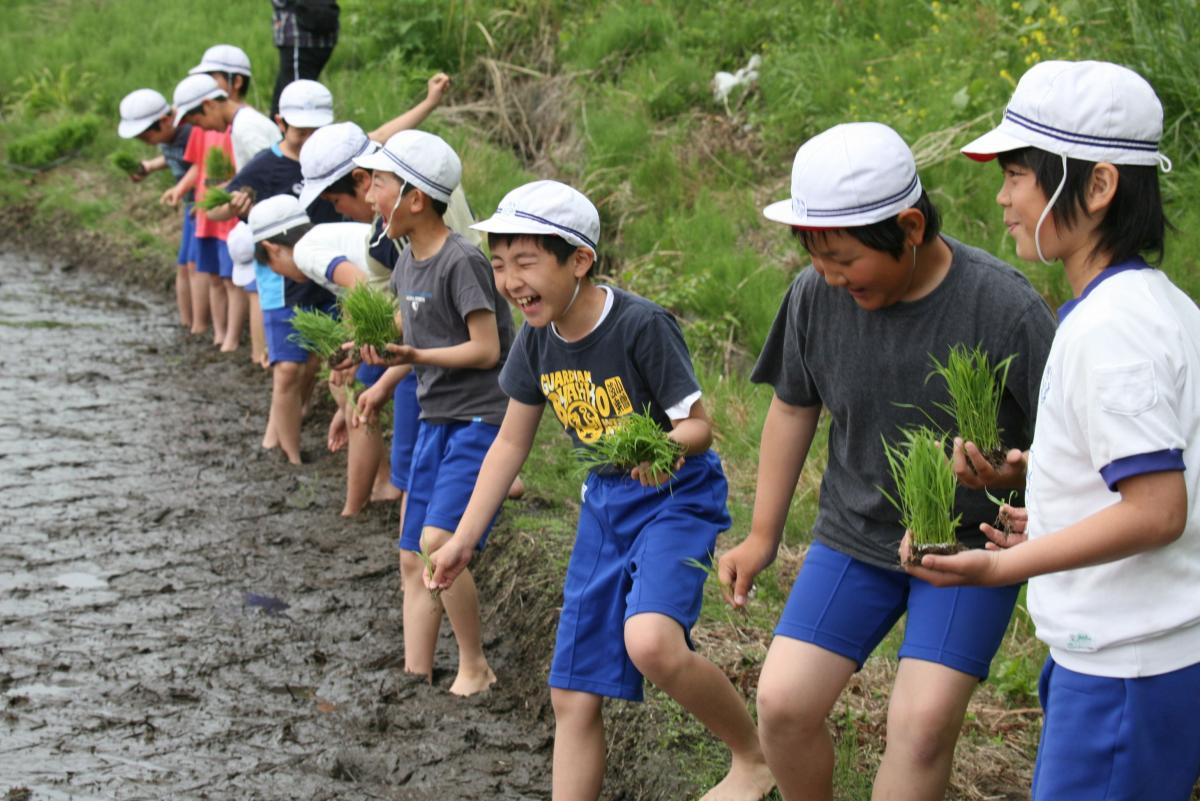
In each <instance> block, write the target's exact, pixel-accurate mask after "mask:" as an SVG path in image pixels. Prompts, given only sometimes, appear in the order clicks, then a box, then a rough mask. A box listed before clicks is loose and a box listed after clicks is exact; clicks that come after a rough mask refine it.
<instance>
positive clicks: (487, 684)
mask: <svg viewBox="0 0 1200 801" xmlns="http://www.w3.org/2000/svg"><path fill="white" fill-rule="evenodd" d="M495 683H496V674H495V673H493V672H492V669H491V668H490V667H489V668H487V669H486V670H485V671H484V672H483V673H464V672H463V670H462V668H459V671H458V675H457V676H455V677H454V683H453V684H451V685H450V694H451V695H461V696H462V697H463V698H466V697H467V696H470V695H475V694H477V693H481V692H483V691H484V690H487V689H489V688H491V686H492V685H493V684H495ZM755 801H757V799H756V800H755Z"/></svg>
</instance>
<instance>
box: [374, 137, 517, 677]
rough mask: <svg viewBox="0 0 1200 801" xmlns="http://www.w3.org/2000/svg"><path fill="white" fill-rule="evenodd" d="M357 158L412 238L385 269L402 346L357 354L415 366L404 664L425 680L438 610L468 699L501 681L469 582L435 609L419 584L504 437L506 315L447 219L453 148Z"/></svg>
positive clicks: (426, 142) (391, 222)
mask: <svg viewBox="0 0 1200 801" xmlns="http://www.w3.org/2000/svg"><path fill="white" fill-rule="evenodd" d="M354 163H355V164H356V165H358V166H359V167H362V168H363V169H367V170H372V172H373V174H372V179H371V199H372V202H373V203H374V204H375V208H376V211H378V212H379V214H380V216H381V217H383V218H384V220H385V232H386V234H387V235H388V236H390V237H392V238H393V239H395V238H399V237H406V238H407V239H408V242H409V244H408V246H407V247H405V249H404V252H403V253H402V254H401V256H400V261H399V263H398V264H397V265H396V269H395V272H393V274H392V289H393V292H394V294H395V295H396V297H397V298H398V299H399V300H400V311H401V319H402V321H403V330H404V342H405V344H404V345H389V346H388V353H387V354H385V355H386V356H388V359H387V360H386V361H384V360H382V359H380V354H377V353H375V351H374V349H373V348H370V347H366V348H364V349H363V351H364V352H363V357H364V359H365V360H366V361H367V362H368V363H371V364H381V363H382V364H388V365H389V366H390V365H392V364H412V365H414V366H415V368H416V373H417V379H418V381H419V384H420V387H419V390H418V400H419V402H420V405H421V422H420V426H419V430H418V433H417V442H416V445H415V446H414V453H413V458H412V470H411V477H410V480H409V487H408V490H409V496H408V501H407V504H408V506H407V509H406V511H405V514H404V523H403V528H402V530H401V535H400V549H401V550H400V570H401V575H402V579H403V588H404V669H405V670H406V671H408V672H409V673H414V674H417V675H420V676H425V677H428V678H430V679H431V678H432V674H433V652H434V646H435V645H436V643H437V633H438V627H439V625H440V623H441V610H440V608H439V606H444V608H445V610H446V614H447V616H448V617H449V618H450V623H451V625H452V626H453V627H454V635H455V637H456V639H457V640H458V649H459V662H458V675H457V676H456V677H455V679H454V683H453V685H451V687H450V692H451V693H454V694H456V695H472V694H474V693H478V692H482V691H483V690H486V689H487V688H488V687H490V686H491V685H492V683H494V682H495V681H496V676H495V674H494V673H492V669H491V667H490V666H489V665H488V663H487V659H486V657H485V656H484V654H483V643H482V640H481V637H480V631H479V629H480V622H479V599H478V595H477V593H476V590H475V585H474V583H473V581H472V580H471V579H470V577H469V575H468V576H467V577H466V580H465V581H462V582H461V583H460V584H459V585H458V586H457V587H455V588H454V589H453V590H451V591H449V592H446V593H443V594H442V595H441V597H440V603H439V599H438V598H435V597H434V596H433V595H432V594H431V593H430V592H429V591H428V590H427V589H426V588H425V587H424V585H423V582H422V581H421V572H422V569H423V563H422V561H421V552H422V551H424V552H433V551H436V550H437V549H438V548H440V547H441V546H442V545H443V544H445V542H446V540H448V539H449V538H450V534H451V532H453V531H454V529H455V527H456V526H457V525H458V521H459V518H460V517H461V516H462V513H463V510H464V509H465V508H466V500H467V497H468V496H469V495H470V493H471V488H472V487H473V486H474V485H475V478H476V476H477V475H478V473H479V465H480V463H481V462H482V460H483V456H484V454H485V452H486V451H487V449H488V446H490V445H491V443H492V440H493V439H495V437H496V432H497V431H498V430H499V424H500V420H501V419H502V418H503V416H504V403H505V401H504V393H503V392H501V391H500V385H499V383H498V381H497V378H498V375H499V372H500V368H501V367H502V366H503V364H504V359H505V357H506V356H507V354H508V348H509V345H510V344H511V343H512V333H513V327H512V317H511V315H510V313H509V310H508V306H507V305H506V304H505V303H504V301H503V299H501V298H500V297H499V294H498V293H497V291H496V286H495V284H494V283H493V282H492V277H491V269H490V268H489V267H488V263H487V259H485V258H484V255H483V253H481V252H480V250H479V248H477V247H475V246H474V245H471V244H470V243H469V242H467V241H466V240H464V239H463V238H462V236H461V235H459V234H457V233H455V232H453V231H452V230H451V229H450V228H448V227H447V226H446V222H445V220H444V218H443V215H444V214H445V212H446V205H447V204H448V203H449V201H450V195H451V192H453V190H454V188H455V187H456V186H458V184H459V181H460V179H461V177H462V164H461V162H460V161H459V159H458V155H457V154H456V153H455V152H454V151H453V150H452V149H451V148H450V146H449V145H448V144H446V143H445V142H444V141H443V140H442V139H441V138H439V137H437V136H434V135H433V134H428V133H425V132H423V131H412V130H410V131H401V132H399V133H397V134H396V135H395V136H393V137H391V138H390V139H388V141H387V143H386V144H385V145H384V146H383V148H381V149H380V150H379V151H377V152H375V153H373V154H371V155H368V156H360V157H358V158H356V159H354Z"/></svg>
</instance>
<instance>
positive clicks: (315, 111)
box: [279, 78, 333, 128]
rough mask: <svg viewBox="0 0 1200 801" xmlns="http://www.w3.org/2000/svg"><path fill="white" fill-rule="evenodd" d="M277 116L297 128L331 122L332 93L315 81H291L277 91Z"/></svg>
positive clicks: (314, 126) (318, 125)
mask: <svg viewBox="0 0 1200 801" xmlns="http://www.w3.org/2000/svg"><path fill="white" fill-rule="evenodd" d="M279 116H281V117H283V121H284V122H286V123H287V124H288V125H293V126H295V127H297V128H320V127H321V126H322V125H328V124H329V123H331V122H333V94H332V93H331V92H330V91H329V90H328V89H326V88H325V87H324V85H322V84H320V83H318V82H317V81H310V80H308V79H307V78H301V79H300V80H298V81H292V82H291V83H289V84H288V85H287V86H285V87H283V91H282V92H280V93H279Z"/></svg>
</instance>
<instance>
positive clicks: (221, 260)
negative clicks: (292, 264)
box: [168, 75, 241, 350]
mask: <svg viewBox="0 0 1200 801" xmlns="http://www.w3.org/2000/svg"><path fill="white" fill-rule="evenodd" d="M224 94H225V92H224V90H223V89H221V88H220V87H219V86H218V85H217V83H216V81H214V80H213V79H212V77H211V76H208V75H192V76H190V77H188V78H184V79H183V80H182V81H180V82H179V84H178V85H177V86H176V87H175V93H174V100H173V104H174V106H175V124H176V125H179V124H181V123H182V122H183V121H184V118H185V117H186V116H187V115H188V113H189V112H190V111H193V110H194V109H196V108H198V107H200V106H201V105H202V104H203V102H204V101H206V100H211V99H214V98H218V97H223V96H224ZM213 148H218V149H220V150H222V151H224V152H225V153H226V155H230V154H232V152H233V151H232V145H231V144H230V140H229V133H228V131H225V130H206V129H205V128H204V127H202V126H200V125H196V126H193V128H192V134H191V136H190V137H188V143H187V148H186V149H185V150H184V154H183V158H184V161H186V162H188V163H189V164H191V165H192V167H193V168H194V169H195V172H194V173H192V172H191V171H189V176H188V177H185V179H184V180H183V181H180V182H179V183H177V184H176V185H175V186H174V187H173V188H172V189H171V190H170V191H169V193H168V194H169V197H168V202H172V203H175V202H178V196H181V195H182V193H183V191H185V190H186V189H187V188H192V187H194V188H195V193H196V202H197V203H199V202H201V201H202V200H204V196H205V195H206V194H208V188H209V182H210V179H209V175H208V168H207V164H206V162H207V156H208V153H209V151H210V150H212V149H213ZM189 181H191V183H190V184H189V183H188V182H189ZM193 211H194V213H195V216H196V272H197V273H198V274H201V275H206V276H208V301H209V308H210V311H211V314H212V322H213V344H214V345H215V346H217V347H218V348H221V349H223V350H224V349H225V347H224V346H225V343H226V336H227V334H229V333H230V332H231V331H232V330H233V328H234V326H231V325H229V324H228V322H229V321H228V311H229V291H228V290H227V289H226V287H225V283H224V282H225V280H228V278H229V276H231V275H232V273H233V262H232V261H230V259H229V249H228V247H227V246H226V244H225V239H226V237H228V236H229V230H230V229H231V228H233V222H232V221H215V220H211V219H209V217H208V215H207V214H206V213H205V212H204V211H203V210H201V209H198V208H195V209H193ZM231 286H232V284H231ZM193 292H195V287H193ZM235 311H236V310H235ZM233 337H234V341H235V342H236V341H240V338H241V330H240V327H239V328H238V330H237V331H236V333H233Z"/></svg>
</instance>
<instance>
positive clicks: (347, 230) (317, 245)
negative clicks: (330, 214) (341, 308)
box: [292, 223, 367, 292]
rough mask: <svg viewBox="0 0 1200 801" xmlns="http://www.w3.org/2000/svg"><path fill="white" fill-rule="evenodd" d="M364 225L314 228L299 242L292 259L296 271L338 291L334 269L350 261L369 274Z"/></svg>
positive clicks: (333, 225)
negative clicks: (333, 275) (333, 277)
mask: <svg viewBox="0 0 1200 801" xmlns="http://www.w3.org/2000/svg"><path fill="white" fill-rule="evenodd" d="M366 229H367V226H366V225H365V224H364V223H332V224H327V225H316V226H313V227H312V228H311V229H310V230H309V232H308V233H307V234H305V235H304V236H303V237H302V238H301V239H300V241H299V242H297V243H296V247H295V250H294V251H293V253H292V256H293V258H294V260H295V262H296V268H297V269H298V270H300V272H302V273H304V275H305V277H307V278H308V280H310V281H313V282H315V283H317V284H319V285H320V286H323V287H324V288H326V289H328V290H330V291H331V292H337V291H338V286H337V284H335V283H333V280H332V279H331V272H332V268H333V267H335V266H337V264H339V263H341V262H343V261H348V262H350V263H351V264H353V265H354V266H356V267H358V268H359V269H361V270H363V271H366V269H367V267H366V250H365V246H366V242H365V241H364V238H363V235H364V233H365V232H366Z"/></svg>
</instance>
